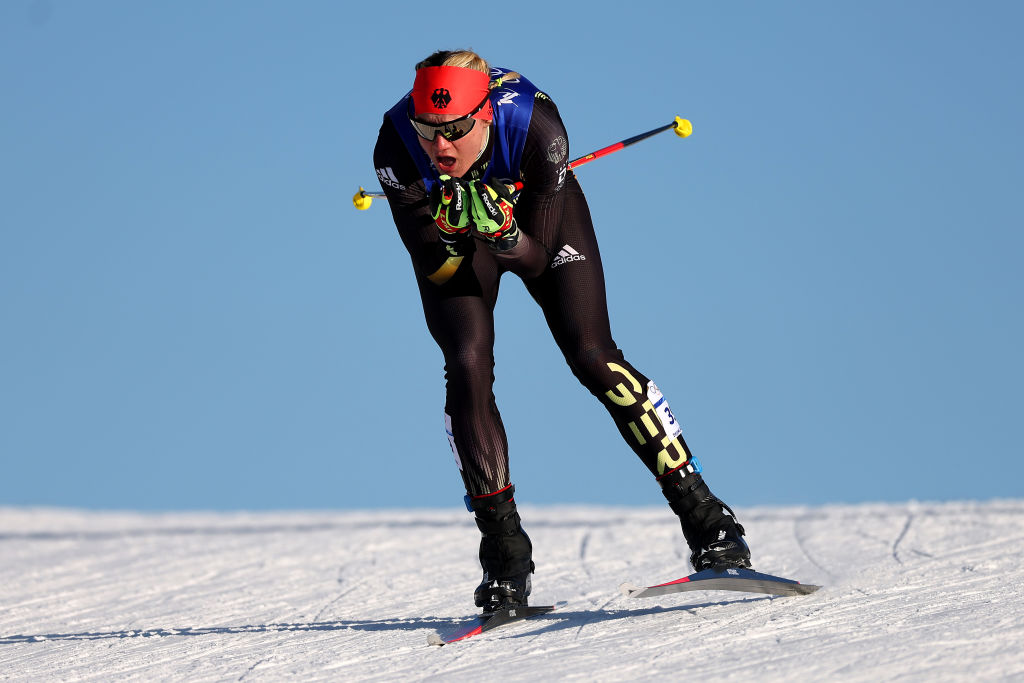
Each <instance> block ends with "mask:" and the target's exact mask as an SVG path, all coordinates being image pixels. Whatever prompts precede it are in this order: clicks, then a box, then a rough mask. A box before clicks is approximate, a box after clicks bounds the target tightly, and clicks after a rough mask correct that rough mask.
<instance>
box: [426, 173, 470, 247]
mask: <svg viewBox="0 0 1024 683" xmlns="http://www.w3.org/2000/svg"><path fill="white" fill-rule="evenodd" d="M440 181H441V182H439V183H435V185H434V188H433V189H432V190H431V191H430V217H431V218H433V219H434V224H435V225H436V226H437V229H438V230H439V231H440V232H441V239H443V240H444V241H445V242H448V241H450V240H451V238H452V237H453V236H455V235H466V234H468V233H469V230H470V212H469V206H468V202H469V184H468V183H467V182H466V181H465V180H463V179H462V178H452V177H451V176H447V175H443V176H441V178H440Z"/></svg>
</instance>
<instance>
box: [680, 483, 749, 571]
mask: <svg viewBox="0 0 1024 683" xmlns="http://www.w3.org/2000/svg"><path fill="white" fill-rule="evenodd" d="M660 483H661V492H662V493H663V494H664V495H665V498H667V499H668V504H669V507H671V508H672V511H673V512H675V513H676V514H677V515H679V521H680V523H681V524H682V527H683V536H685V537H686V543H687V545H689V546H690V550H691V551H692V553H691V555H690V564H692V565H693V568H694V570H696V571H701V570H703V569H716V570H725V569H728V568H729V567H749V566H750V548H748V547H747V543H746V541H744V540H743V536H744V534H745V532H744V530H743V526H742V525H741V524H740V523H739V522H737V521H736V515H735V513H733V511H732V508H730V507H729V506H728V505H726V504H725V503H723V502H722V501H721V500H719V499H718V498H717V497H716V496H715V495H714V494H713V493H711V490H710V489H708V486H707V484H705V483H704V480H703V479H702V478H701V476H700V474H686V475H682V474H681V473H679V472H673V473H672V474H671V475H669V476H668V477H666V478H665V479H663V480H662V481H661V482H660Z"/></svg>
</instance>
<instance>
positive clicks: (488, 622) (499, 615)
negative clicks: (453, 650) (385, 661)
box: [427, 602, 566, 646]
mask: <svg viewBox="0 0 1024 683" xmlns="http://www.w3.org/2000/svg"><path fill="white" fill-rule="evenodd" d="M565 604H566V603H564V602H560V603H558V604H555V605H527V606H524V607H509V608H507V609H499V610H497V611H496V612H489V613H486V614H481V615H479V616H477V617H474V618H473V619H472V620H470V621H468V622H467V623H465V624H462V625H460V626H458V627H457V628H455V629H454V630H453V631H451V632H449V633H431V634H430V635H428V636H427V643H429V644H430V645H438V646H440V645H447V644H448V643H455V642H458V641H460V640H465V639H467V638H472V637H473V636H478V635H480V634H481V633H486V632H487V631H491V630H494V629H496V628H498V627H499V626H506V625H508V624H514V623H516V622H520V621H524V620H526V619H529V618H530V617H535V616H537V615H538V614H549V613H550V612H554V611H555V610H556V609H558V608H559V607H561V606H563V605H565Z"/></svg>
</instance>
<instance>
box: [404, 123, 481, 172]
mask: <svg viewBox="0 0 1024 683" xmlns="http://www.w3.org/2000/svg"><path fill="white" fill-rule="evenodd" d="M419 118H420V119H421V120H423V121H427V122H429V123H446V122H448V121H452V120H454V119H457V118H459V117H458V116H454V115H452V114H421V115H420V116H419ZM490 125H491V124H490V122H489V121H480V120H478V121H477V122H476V123H475V124H473V129H472V130H471V131H469V133H467V134H466V135H463V136H462V137H461V138H459V139H458V140H447V139H445V137H444V136H443V135H435V136H434V139H433V140H424V139H423V138H422V137H419V136H417V139H418V140H419V141H420V147H422V148H423V151H424V152H426V153H427V156H429V157H430V160H431V161H433V162H434V166H436V167H437V170H438V171H440V172H441V174H442V175H450V176H451V177H453V178H461V177H462V176H463V175H464V174H465V173H466V172H467V171H468V170H469V167H470V166H472V165H473V162H475V161H476V160H477V157H479V156H480V151H481V150H482V149H483V146H484V139H485V136H486V135H487V127H488V126H490Z"/></svg>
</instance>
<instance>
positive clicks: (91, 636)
mask: <svg viewBox="0 0 1024 683" xmlns="http://www.w3.org/2000/svg"><path fill="white" fill-rule="evenodd" d="M771 599H772V598H771V597H770V596H763V597H755V598H741V599H736V600H722V601H719V602H704V603H699V604H695V605H694V604H690V605H678V606H673V607H648V608H644V609H619V610H605V609H600V610H590V611H587V610H584V611H574V612H570V611H565V610H559V611H556V612H551V613H550V614H542V615H537V616H535V617H531V618H530V620H529V622H530V623H537V624H538V625H539V624H540V623H544V624H547V625H546V626H544V628H541V629H539V630H538V629H533V630H531V631H530V632H529V634H528V635H536V634H537V633H542V632H550V631H560V630H564V629H568V628H582V627H584V626H586V625H587V624H595V623H600V622H606V621H614V620H617V619H632V618H636V617H641V616H647V615H653V614H663V613H672V612H680V611H689V610H693V609H699V608H702V607H716V606H723V605H731V604H737V603H748V602H760V601H763V600H771ZM471 618H473V617H472V616H466V617H464V618H462V617H444V618H442V617H425V618H415V619H377V620H365V621H360V620H342V621H319V622H311V623H294V624H288V623H277V624H253V625H243V626H209V627H186V628H151V629H128V630H124V631H85V632H82V633H45V634H42V633H41V634H35V635H9V636H0V645H15V644H19V643H45V642H47V641H74V640H114V639H125V638H167V637H174V636H209V635H240V634H244V633H286V632H289V631H307V632H311V631H346V630H354V631H420V630H423V629H433V630H443V629H448V628H452V627H454V626H458V625H460V624H463V623H465V622H466V621H467V620H468V619H471ZM524 623H525V622H524ZM520 635H526V634H520Z"/></svg>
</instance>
